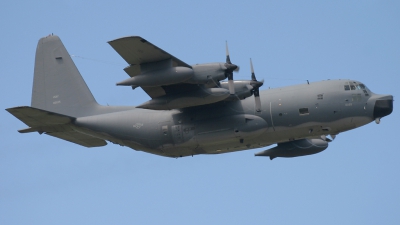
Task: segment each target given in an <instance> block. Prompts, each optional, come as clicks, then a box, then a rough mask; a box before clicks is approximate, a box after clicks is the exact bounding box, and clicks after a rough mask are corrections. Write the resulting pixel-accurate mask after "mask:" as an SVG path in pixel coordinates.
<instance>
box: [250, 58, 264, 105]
mask: <svg viewBox="0 0 400 225" xmlns="http://www.w3.org/2000/svg"><path fill="white" fill-rule="evenodd" d="M250 68H251V81H250V85H251V86H252V87H253V89H252V90H251V92H252V93H253V94H254V100H255V103H256V111H257V112H261V100H260V87H261V86H262V85H263V84H264V80H262V81H258V80H257V78H256V75H255V74H254V68H253V62H252V60H251V59H250Z"/></svg>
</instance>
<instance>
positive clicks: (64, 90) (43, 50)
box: [31, 35, 97, 117]
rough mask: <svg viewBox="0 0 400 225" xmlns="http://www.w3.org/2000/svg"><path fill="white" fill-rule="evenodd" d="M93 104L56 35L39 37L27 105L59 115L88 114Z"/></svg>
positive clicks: (83, 82)
mask: <svg viewBox="0 0 400 225" xmlns="http://www.w3.org/2000/svg"><path fill="white" fill-rule="evenodd" d="M96 105H97V102H96V100H95V99H94V97H93V95H92V93H91V92H90V90H89V88H88V87H87V85H86V83H85V81H84V80H83V78H82V76H81V75H80V73H79V71H78V69H77V68H76V66H75V64H74V62H73V61H72V59H71V56H70V55H69V54H68V52H67V50H66V49H65V47H64V45H63V43H62V42H61V40H60V38H59V37H58V36H55V35H54V36H47V37H44V38H41V39H40V40H39V43H38V46H37V49H36V58H35V72H34V78H33V89H32V102H31V106H32V107H34V108H38V109H43V110H46V111H50V112H56V113H60V114H63V115H68V116H73V117H79V116H84V115H88V114H90V111H92V109H93V108H95V107H96Z"/></svg>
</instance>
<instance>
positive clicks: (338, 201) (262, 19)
mask: <svg viewBox="0 0 400 225" xmlns="http://www.w3.org/2000/svg"><path fill="white" fill-rule="evenodd" d="M399 12H400V2H399V1H348V0H346V1H251V0H246V1H215V0H214V1H209V0H203V1H175V0H172V1H152V0H147V1H132V0H130V1H118V0H113V1H77V0H68V1H50V0H47V1H46V0H39V1H2V2H1V3H0V28H1V35H0V40H1V45H0V53H1V54H0V68H1V70H0V71H1V72H0V85H1V86H0V94H1V95H0V96H1V98H0V108H1V109H2V110H0V118H1V123H0V137H1V142H0V224H41V225H43V224H335V225H337V224H400V177H399V172H400V163H399V159H400V149H399V129H398V128H399V114H398V112H399V111H398V110H399V105H398V104H397V102H398V101H395V102H394V111H393V113H392V114H391V115H390V116H388V117H385V118H383V119H382V121H381V124H379V125H377V124H375V123H371V124H368V125H366V126H364V127H361V128H358V129H356V130H352V131H349V132H346V133H341V134H339V135H338V136H337V138H336V140H335V141H334V142H333V143H331V144H330V146H329V148H328V149H327V150H325V151H324V152H322V153H319V154H316V155H312V156H306V157H298V158H289V159H286V158H277V159H274V160H273V161H270V160H269V158H267V157H254V153H256V152H259V151H261V150H263V149H256V150H247V151H240V152H236V153H228V154H221V155H198V156H194V157H185V158H180V159H171V158H164V157H160V156H155V155H151V154H147V153H143V152H138V151H134V150H132V149H129V148H127V147H119V146H116V145H112V144H109V145H107V146H105V147H101V148H90V149H89V148H85V147H82V146H79V145H76V144H72V143H69V142H66V141H63V140H60V139H56V138H53V137H50V136H47V135H39V134H37V133H29V134H19V133H18V132H17V130H18V129H22V128H25V127H26V125H25V124H23V123H22V122H20V121H19V120H18V119H16V118H14V117H13V116H12V115H11V114H9V113H8V112H6V111H5V110H4V109H5V108H9V107H14V106H23V105H30V98H31V90H32V79H33V66H34V56H35V50H36V45H37V41H38V40H39V38H41V37H43V36H46V35H48V34H51V33H54V34H57V35H59V36H60V37H61V39H62V41H63V43H64V45H65V46H66V48H67V49H68V51H69V53H70V54H71V55H76V56H80V57H74V58H73V59H74V61H75V63H76V65H77V67H78V69H79V70H80V72H81V74H82V76H83V78H84V79H85V81H86V82H87V84H88V86H89V88H90V89H91V91H92V93H93V95H94V96H95V98H96V100H97V101H98V102H99V103H101V104H109V105H138V104H140V103H142V102H144V101H147V100H149V97H148V96H147V95H146V94H145V93H144V92H143V91H141V90H139V89H137V90H134V91H132V90H131V89H130V88H129V87H117V86H115V83H116V82H118V81H121V80H124V79H126V78H128V75H127V74H125V72H124V71H123V70H122V69H123V68H124V67H125V66H126V63H125V61H124V60H123V59H122V58H121V57H120V56H119V55H118V54H117V53H116V52H115V51H114V50H113V49H112V48H111V46H109V45H108V44H107V41H110V40H113V39H116V38H119V37H122V36H128V35H140V36H142V37H144V38H146V39H147V40H148V41H150V42H152V43H154V44H155V45H157V46H159V47H160V48H162V49H164V50H165V51H167V52H169V53H171V54H173V55H174V56H176V57H178V58H179V59H181V60H183V61H184V62H186V63H188V64H196V63H206V62H223V61H224V60H225V41H226V40H227V41H228V42H229V47H230V53H231V59H232V62H233V63H236V64H238V65H240V66H241V70H240V72H239V74H235V75H236V78H237V79H247V78H250V67H249V58H250V57H251V58H252V59H253V63H254V68H255V71H256V75H257V78H258V79H259V80H261V79H264V80H265V83H264V86H263V87H262V88H261V89H267V88H268V87H271V88H274V87H281V86H286V85H293V84H299V83H305V82H306V80H310V82H313V81H319V80H326V79H341V78H343V79H355V80H359V81H362V82H364V83H365V84H366V85H367V86H368V87H369V88H370V89H371V90H372V91H373V92H375V93H379V94H392V95H394V97H395V99H396V100H397V97H398V96H400V95H399V93H400V89H399V82H400V78H399V71H400V42H399V40H400V13H399Z"/></svg>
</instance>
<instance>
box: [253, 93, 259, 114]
mask: <svg viewBox="0 0 400 225" xmlns="http://www.w3.org/2000/svg"><path fill="white" fill-rule="evenodd" d="M254 100H255V101H256V111H257V112H261V100H260V95H258V96H255V97H254Z"/></svg>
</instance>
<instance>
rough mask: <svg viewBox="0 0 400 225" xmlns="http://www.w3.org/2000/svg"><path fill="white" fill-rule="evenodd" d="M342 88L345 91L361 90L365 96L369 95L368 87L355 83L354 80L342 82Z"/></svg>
mask: <svg viewBox="0 0 400 225" xmlns="http://www.w3.org/2000/svg"><path fill="white" fill-rule="evenodd" d="M344 90H345V91H354V90H362V91H363V92H364V94H365V96H369V93H368V92H369V90H368V88H367V87H366V86H365V85H364V84H362V83H357V82H355V81H350V82H346V83H345V84H344Z"/></svg>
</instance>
